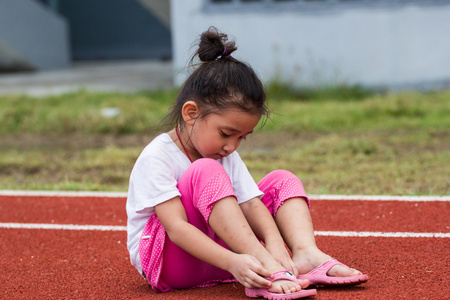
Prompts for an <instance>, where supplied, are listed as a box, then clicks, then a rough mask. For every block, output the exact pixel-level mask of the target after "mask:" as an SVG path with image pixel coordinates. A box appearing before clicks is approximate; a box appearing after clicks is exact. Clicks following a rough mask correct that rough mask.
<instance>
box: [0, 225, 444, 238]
mask: <svg viewBox="0 0 450 300" xmlns="http://www.w3.org/2000/svg"><path fill="white" fill-rule="evenodd" d="M0 228H6V229H53V230H91V231H127V227H126V226H114V225H74V224H38V223H0ZM314 234H315V235H316V236H336V237H391V238H392V237H401V238H409V237H412V238H450V233H442V232H373V231H314Z"/></svg>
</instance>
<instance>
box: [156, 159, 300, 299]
mask: <svg viewBox="0 0 450 300" xmlns="http://www.w3.org/2000/svg"><path fill="white" fill-rule="evenodd" d="M185 175H186V176H185ZM178 188H179V189H180V192H181V193H182V197H181V200H182V202H183V205H184V207H185V210H186V214H187V217H188V222H189V223H191V224H193V225H194V226H196V227H197V228H199V229H200V230H201V231H203V232H204V233H205V234H206V235H208V236H209V237H210V238H212V239H213V240H214V241H216V242H217V243H218V244H220V245H222V246H224V247H227V248H228V247H229V249H231V250H232V251H234V252H236V253H245V254H250V255H253V256H254V257H256V258H257V259H258V260H259V261H260V262H261V263H262V264H263V266H264V267H265V268H266V269H267V270H268V271H270V272H277V271H281V270H284V268H283V267H282V266H281V265H279V264H278V263H277V262H276V261H275V260H274V259H273V258H272V257H271V256H270V254H269V253H268V252H267V251H266V250H265V248H264V247H263V246H262V245H261V243H260V242H259V240H258V239H257V238H256V236H255V235H254V233H253V231H252V230H251V228H250V226H249V224H248V222H247V220H246V219H245V217H244V215H243V213H242V211H241V209H240V207H239V205H238V203H237V201H236V198H235V196H234V192H233V189H232V185H231V182H230V180H229V177H228V175H227V174H226V172H225V170H224V169H223V167H222V166H221V165H220V164H219V163H218V162H216V161H214V160H211V159H200V160H196V161H195V162H194V163H193V164H192V165H191V167H190V168H189V169H188V170H187V171H186V172H185V174H184V175H183V177H182V179H181V180H180V181H179V184H178ZM227 245H228V246H227ZM230 277H231V274H229V273H228V272H225V271H223V270H221V269H219V268H216V267H213V266H211V265H209V264H207V263H204V262H202V261H200V260H198V259H196V258H194V257H193V256H191V255H190V254H188V253H187V252H185V251H184V250H182V249H181V248H179V247H178V246H176V245H175V244H173V243H172V242H171V241H170V240H169V239H168V238H166V245H165V246H164V264H163V270H162V274H161V279H162V281H164V283H165V284H167V285H169V286H171V287H172V288H186V287H192V286H195V285H198V284H201V283H204V282H207V281H211V280H217V281H219V280H223V279H227V278H230ZM281 286H282V287H283V289H284V290H289V289H291V288H293V289H292V290H291V291H295V290H296V288H295V286H296V284H293V283H292V282H290V281H281V280H280V281H276V282H274V283H273V285H272V288H271V290H272V291H274V292H275V291H278V292H280V291H281V290H280V287H281Z"/></svg>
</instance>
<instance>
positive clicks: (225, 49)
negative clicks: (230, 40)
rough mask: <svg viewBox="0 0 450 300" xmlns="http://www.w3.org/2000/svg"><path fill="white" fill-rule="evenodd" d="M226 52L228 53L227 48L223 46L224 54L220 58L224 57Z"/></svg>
mask: <svg viewBox="0 0 450 300" xmlns="http://www.w3.org/2000/svg"><path fill="white" fill-rule="evenodd" d="M225 52H227V47H225V46H223V52H222V54H221V55H220V57H224V56H223V55H224V54H225Z"/></svg>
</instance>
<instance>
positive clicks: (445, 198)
mask: <svg viewBox="0 0 450 300" xmlns="http://www.w3.org/2000/svg"><path fill="white" fill-rule="evenodd" d="M0 196H24V197H25V196H32V197H102V198H126V197H127V193H126V192H95V191H79V192H75V191H19V190H0ZM308 197H309V199H310V200H363V201H411V202H431V201H444V202H449V201H450V196H439V195H431V196H389V195H315V194H311V195H308Z"/></svg>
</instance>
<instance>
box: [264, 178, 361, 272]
mask: <svg viewBox="0 0 450 300" xmlns="http://www.w3.org/2000/svg"><path fill="white" fill-rule="evenodd" d="M258 186H259V188H260V189H261V191H263V192H264V194H265V195H264V197H263V199H262V200H263V202H264V204H265V205H266V206H267V207H268V209H269V210H270V212H271V213H272V215H273V216H274V218H275V222H276V223H277V226H278V229H279V230H280V232H281V234H282V236H283V239H284V240H285V242H286V244H287V246H288V247H289V249H290V250H291V251H292V254H293V257H292V259H293V261H294V263H295V264H296V266H297V268H298V271H299V273H300V274H305V273H308V272H309V271H311V270H312V269H314V268H315V267H318V266H319V265H321V264H323V263H324V262H325V261H327V260H328V259H330V258H331V257H330V256H329V255H327V254H325V253H323V252H322V251H321V250H320V249H319V248H317V245H316V241H315V237H314V229H313V224H312V219H311V214H310V211H309V200H308V198H307V197H306V193H305V191H304V189H303V185H302V183H301V182H300V180H299V179H298V178H297V177H296V176H295V175H294V174H292V173H290V172H288V171H284V170H277V171H274V172H272V173H270V174H268V175H267V176H266V177H265V178H263V179H262V180H261V182H260V183H259V184H258ZM361 274H362V273H361V272H359V271H357V270H354V269H351V268H347V267H344V266H341V265H336V266H334V267H332V268H331V269H330V271H329V272H328V275H329V276H338V277H341V276H342V277H344V276H355V275H361Z"/></svg>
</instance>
